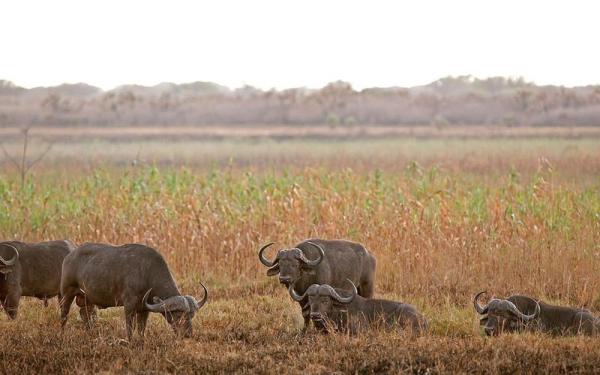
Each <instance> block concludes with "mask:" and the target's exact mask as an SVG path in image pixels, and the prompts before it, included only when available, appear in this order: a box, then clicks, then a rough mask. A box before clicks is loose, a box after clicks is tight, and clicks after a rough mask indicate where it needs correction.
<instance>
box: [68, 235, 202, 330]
mask: <svg viewBox="0 0 600 375" xmlns="http://www.w3.org/2000/svg"><path fill="white" fill-rule="evenodd" d="M200 285H202V284H200ZM202 288H203V289H204V297H203V298H202V300H201V301H199V302H198V301H196V299H195V298H194V297H192V296H183V295H181V293H180V292H179V289H178V288H177V285H176V284H175V281H174V280H173V276H172V275H171V272H170V271H169V267H168V266H167V263H166V262H165V260H164V259H163V257H162V256H161V255H160V254H159V253H158V252H157V251H156V250H154V249H152V248H150V247H148V246H144V245H139V244H127V245H123V246H112V245H106V244H97V243H86V244H84V245H82V246H80V247H78V248H77V249H76V250H75V251H73V252H71V253H70V254H69V255H68V256H67V257H66V258H65V261H64V263H63V274H62V282H61V291H62V295H63V304H62V307H61V321H62V325H63V327H64V325H65V324H66V322H67V316H68V314H69V310H70V308H71V303H72V302H73V300H74V299H75V298H76V299H77V305H78V306H79V307H81V317H82V318H83V320H84V321H85V322H86V323H88V324H89V323H90V321H91V319H92V318H93V317H94V316H95V307H96V306H97V307H99V308H101V309H103V308H107V307H114V306H123V307H124V308H125V323H126V326H127V337H128V339H129V340H131V337H132V334H133V328H134V319H135V320H136V323H137V329H138V332H139V334H140V336H143V335H144V330H145V328H146V321H147V320H148V314H149V313H151V312H154V313H160V314H162V315H163V316H164V317H165V318H166V319H167V321H168V322H169V324H170V325H171V326H172V327H173V329H174V331H175V333H177V334H180V335H183V336H185V337H189V336H190V335H191V334H192V318H193V317H194V315H195V314H196V311H198V309H200V308H201V307H202V306H203V305H204V304H205V303H206V300H207V298H208V291H207V290H206V288H205V287H204V285H202ZM149 298H150V300H151V301H152V302H151V303H149V302H148V300H149Z"/></svg>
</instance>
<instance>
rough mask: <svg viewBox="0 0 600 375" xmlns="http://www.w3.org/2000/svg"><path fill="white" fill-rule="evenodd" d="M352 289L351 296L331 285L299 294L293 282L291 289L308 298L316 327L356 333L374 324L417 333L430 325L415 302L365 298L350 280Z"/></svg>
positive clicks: (312, 286) (295, 294)
mask: <svg viewBox="0 0 600 375" xmlns="http://www.w3.org/2000/svg"><path fill="white" fill-rule="evenodd" d="M348 281H349V282H350V284H351V285H352V292H351V294H350V295H349V296H342V294H345V293H344V291H343V290H341V289H335V288H333V287H332V286H331V285H326V284H322V285H318V284H313V285H311V286H310V287H309V288H308V289H307V290H306V292H305V293H304V295H299V294H298V293H296V291H295V290H294V287H293V285H290V287H289V292H290V295H291V297H292V298H293V299H294V300H295V301H302V300H304V299H305V298H308V304H309V306H310V318H311V319H312V321H313V324H314V325H315V327H317V328H318V329H319V330H322V331H328V330H329V329H330V328H332V329H333V330H336V331H340V332H349V333H351V334H356V333H358V332H359V331H360V330H363V329H368V328H369V327H373V326H378V325H380V326H382V327H384V328H387V329H391V328H394V327H401V328H410V329H411V330H412V332H413V333H420V332H422V331H424V330H426V329H427V321H426V320H425V318H423V316H422V315H421V314H419V312H418V311H417V310H416V309H415V308H414V307H413V306H411V305H408V304H405V303H401V302H394V301H388V300H383V299H371V298H363V297H361V296H359V295H358V291H357V289H356V286H355V285H354V284H353V283H352V282H351V281H350V280H348Z"/></svg>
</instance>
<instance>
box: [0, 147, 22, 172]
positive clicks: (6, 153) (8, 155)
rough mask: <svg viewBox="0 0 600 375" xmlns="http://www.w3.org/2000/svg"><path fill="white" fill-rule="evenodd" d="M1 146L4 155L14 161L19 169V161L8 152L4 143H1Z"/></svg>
mask: <svg viewBox="0 0 600 375" xmlns="http://www.w3.org/2000/svg"><path fill="white" fill-rule="evenodd" d="M0 148H1V149H2V152H3V153H4V156H6V158H7V159H8V160H9V161H10V162H11V163H13V165H14V166H15V167H16V168H17V169H19V162H17V160H16V159H14V158H13V157H12V156H10V154H9V153H8V151H6V149H5V148H4V145H3V144H2V143H0Z"/></svg>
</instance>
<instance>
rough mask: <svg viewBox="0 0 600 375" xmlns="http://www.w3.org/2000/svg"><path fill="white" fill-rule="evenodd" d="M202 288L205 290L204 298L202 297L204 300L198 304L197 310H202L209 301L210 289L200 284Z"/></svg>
mask: <svg viewBox="0 0 600 375" xmlns="http://www.w3.org/2000/svg"><path fill="white" fill-rule="evenodd" d="M200 286H202V289H204V297H202V300H200V302H196V310H198V309H200V308H202V306H204V305H205V304H206V301H208V289H206V287H205V286H204V284H202V283H200Z"/></svg>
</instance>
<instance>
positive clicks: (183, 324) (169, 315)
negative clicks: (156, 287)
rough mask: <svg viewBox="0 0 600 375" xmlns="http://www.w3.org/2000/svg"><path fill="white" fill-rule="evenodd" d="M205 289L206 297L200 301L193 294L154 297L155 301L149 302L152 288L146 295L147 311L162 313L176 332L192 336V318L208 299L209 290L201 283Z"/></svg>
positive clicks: (184, 335)
mask: <svg viewBox="0 0 600 375" xmlns="http://www.w3.org/2000/svg"><path fill="white" fill-rule="evenodd" d="M200 285H201V286H202V288H203V289H204V297H202V300H200V301H199V302H198V301H196V299H195V298H194V297H192V296H173V297H169V298H167V299H164V300H163V299H160V298H158V297H154V298H153V303H152V304H150V303H148V302H147V300H148V296H149V295H150V292H151V291H152V289H150V290H148V291H147V292H146V294H145V295H144V299H143V301H144V305H145V307H146V310H147V311H150V312H155V313H161V314H162V315H163V316H164V317H165V319H167V322H168V323H169V324H170V325H171V327H173V330H174V331H175V333H176V334H177V335H179V336H183V337H190V336H191V335H192V319H193V318H194V315H195V314H196V311H198V310H199V309H200V308H201V307H202V306H204V304H205V303H206V301H207V299H208V290H207V289H206V287H205V286H204V284H202V283H200Z"/></svg>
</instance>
